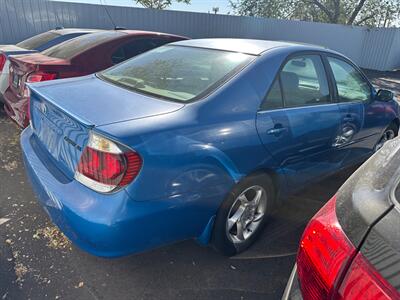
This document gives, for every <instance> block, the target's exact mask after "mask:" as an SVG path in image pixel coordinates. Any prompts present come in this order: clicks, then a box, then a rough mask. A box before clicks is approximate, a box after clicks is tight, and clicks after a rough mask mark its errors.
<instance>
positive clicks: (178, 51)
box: [99, 46, 253, 102]
mask: <svg viewBox="0 0 400 300" xmlns="http://www.w3.org/2000/svg"><path fill="white" fill-rule="evenodd" d="M252 58H253V56H251V55H247V54H242V53H236V52H226V51H219V50H211V49H202V48H192V47H182V46H163V47H160V48H157V49H154V50H152V51H149V52H147V53H144V54H142V55H139V56H137V57H134V58H132V59H130V60H128V61H126V62H124V63H122V64H119V65H117V66H115V67H112V68H110V69H107V70H105V71H103V72H101V73H100V74H99V76H100V77H101V78H103V79H105V80H107V81H111V82H112V83H115V84H117V85H119V86H122V87H125V88H127V89H131V90H134V91H137V92H142V93H145V94H150V95H153V96H157V97H160V98H166V99H169V100H174V101H179V102H187V101H190V100H195V98H200V97H201V96H202V95H203V94H205V93H209V92H210V91H211V90H212V89H215V88H216V87H217V86H218V85H219V84H220V83H221V82H223V81H225V80H226V79H228V78H229V77H230V76H232V75H233V74H234V73H236V72H237V71H238V70H239V69H240V68H242V67H243V66H244V65H246V64H247V63H249V62H250V61H251V59H252Z"/></svg>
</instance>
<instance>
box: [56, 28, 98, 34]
mask: <svg viewBox="0 0 400 300" xmlns="http://www.w3.org/2000/svg"><path fill="white" fill-rule="evenodd" d="M99 31H104V30H102V29H88V28H61V29H53V30H51V32H54V33H57V34H60V35H65V34H71V33H77V32H84V33H92V32H99Z"/></svg>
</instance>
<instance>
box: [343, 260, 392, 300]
mask: <svg viewBox="0 0 400 300" xmlns="http://www.w3.org/2000/svg"><path fill="white" fill-rule="evenodd" d="M337 298H338V299H351V300H355V299H359V300H378V299H379V300H385V299H387V300H390V299H400V294H399V292H398V291H397V290H396V289H395V288H393V287H392V286H391V285H390V284H389V283H388V282H387V281H386V280H385V279H384V278H383V277H382V275H381V274H379V272H378V271H377V270H376V269H375V268H374V267H373V266H372V265H371V264H370V263H369V262H368V261H367V260H366V259H365V258H364V256H363V255H362V254H361V253H358V254H357V256H356V257H355V258H354V260H353V263H352V264H351V266H350V268H349V270H348V271H347V273H346V276H345V278H344V280H343V283H342V284H341V286H340V288H339V292H338V297H337Z"/></svg>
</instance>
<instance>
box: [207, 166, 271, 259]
mask: <svg viewBox="0 0 400 300" xmlns="http://www.w3.org/2000/svg"><path fill="white" fill-rule="evenodd" d="M243 195H244V196H245V197H243ZM259 195H260V199H259V203H258V205H257V204H256V199H257V197H258V196H259ZM275 195H276V191H275V187H274V184H273V182H272V180H271V177H270V176H268V175H267V174H254V175H250V176H248V177H246V178H244V179H243V180H242V181H241V182H239V183H238V184H237V185H236V186H235V187H234V188H233V189H232V191H231V192H230V193H229V194H228V195H227V197H226V198H225V200H224V201H223V203H222V204H221V206H220V208H219V209H218V212H217V216H216V219H215V223H214V229H213V233H212V238H211V244H212V246H213V247H214V248H215V249H216V250H217V251H218V252H220V253H222V254H223V255H226V256H233V255H235V254H238V253H240V252H243V251H244V250H246V249H247V248H249V247H250V245H252V244H253V243H254V242H255V241H256V239H257V238H258V236H259V234H260V233H261V232H262V229H263V227H264V225H265V222H266V220H267V217H268V215H270V214H271V212H272V208H273V206H274V202H275ZM253 197H254V198H253ZM245 199H246V200H247V202H246V200H245ZM239 216H240V217H239ZM240 218H241V220H239V219H240ZM235 219H238V222H237V223H236V224H233V223H234V222H233V220H235ZM251 220H253V221H251ZM231 226H232V227H231ZM241 232H242V233H241Z"/></svg>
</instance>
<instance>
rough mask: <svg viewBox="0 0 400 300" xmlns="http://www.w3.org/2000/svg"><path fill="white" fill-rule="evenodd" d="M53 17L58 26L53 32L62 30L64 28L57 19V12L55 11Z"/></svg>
mask: <svg viewBox="0 0 400 300" xmlns="http://www.w3.org/2000/svg"><path fill="white" fill-rule="evenodd" d="M54 16H55V17H56V22H57V23H58V26H56V28H55V30H60V29H64V26H63V24H62V23H61V22H60V18H59V17H58V11H55V13H54Z"/></svg>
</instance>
